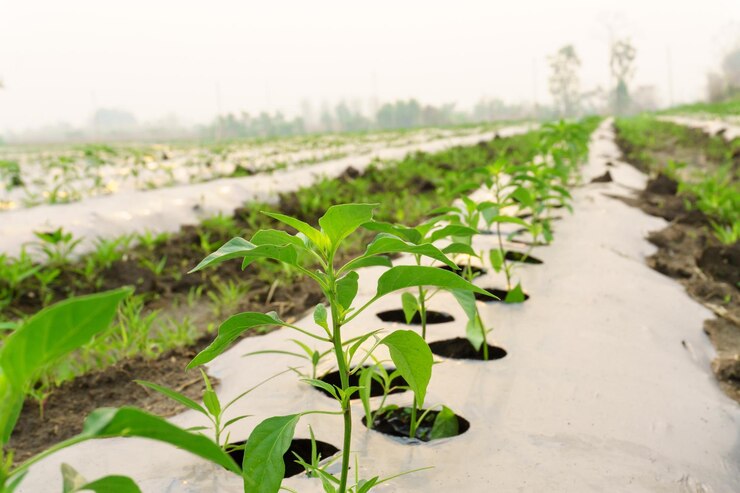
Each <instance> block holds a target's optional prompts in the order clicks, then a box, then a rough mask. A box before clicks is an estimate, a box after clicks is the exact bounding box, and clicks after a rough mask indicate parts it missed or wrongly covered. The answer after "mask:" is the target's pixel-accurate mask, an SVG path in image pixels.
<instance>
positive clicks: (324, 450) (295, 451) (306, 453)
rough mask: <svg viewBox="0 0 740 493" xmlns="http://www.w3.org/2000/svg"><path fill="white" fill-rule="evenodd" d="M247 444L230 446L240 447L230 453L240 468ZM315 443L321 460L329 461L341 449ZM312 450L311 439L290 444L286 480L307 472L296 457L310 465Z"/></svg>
mask: <svg viewBox="0 0 740 493" xmlns="http://www.w3.org/2000/svg"><path fill="white" fill-rule="evenodd" d="M245 443H246V440H243V441H241V442H235V443H232V444H230V445H233V446H236V447H240V448H237V449H235V450H232V451H231V452H229V455H230V456H231V458H232V459H234V462H236V463H237V464H238V465H239V467H241V465H242V462H243V461H244V448H243V447H244V445H245ZM315 443H316V452H317V453H318V455H319V458H320V459H321V460H324V459H328V458H329V457H331V456H332V455H334V454H336V453H337V452H339V449H338V448H336V447H335V446H334V445H332V444H331V443H326V442H322V441H321V440H316V441H315ZM311 449H312V444H311V439H310V438H294V439H293V440H292V441H291V442H290V447H289V448H288V451H287V452H285V454H283V462H284V463H285V474H283V477H284V478H289V477H292V476H296V475H298V474H301V473H302V472H304V471H305V469H304V468H303V467H302V466H300V465H299V464H298V463H297V462H296V455H298V456H299V457H300V458H301V459H302V460H303V461H304V462H307V463H309V464H310V463H311Z"/></svg>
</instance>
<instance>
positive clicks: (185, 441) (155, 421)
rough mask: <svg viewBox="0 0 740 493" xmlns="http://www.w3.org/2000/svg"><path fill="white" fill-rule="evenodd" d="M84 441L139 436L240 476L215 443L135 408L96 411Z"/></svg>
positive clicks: (84, 430)
mask: <svg viewBox="0 0 740 493" xmlns="http://www.w3.org/2000/svg"><path fill="white" fill-rule="evenodd" d="M78 437H80V438H83V439H93V438H109V437H139V438H149V439H152V440H157V441H159V442H164V443H169V444H170V445H174V446H175V447H178V448H181V449H183V450H186V451H188V452H190V453H192V454H195V455H197V456H199V457H202V458H204V459H206V460H210V461H211V462H214V463H216V464H218V465H220V466H223V467H224V468H226V469H228V470H229V471H231V472H234V473H236V474H239V473H240V470H239V466H238V465H237V464H236V463H235V462H234V460H233V459H232V458H231V457H230V456H229V455H228V454H227V453H226V452H224V451H223V450H222V449H221V447H219V446H218V445H216V443H214V442H213V441H212V440H210V439H209V438H206V437H205V436H203V435H200V434H197V433H189V432H187V431H185V430H183V429H181V428H178V427H177V426H175V425H173V424H172V423H170V422H169V421H167V420H166V419H163V418H160V417H158V416H154V415H152V414H149V413H147V412H145V411H142V410H141V409H137V408H133V407H121V408H118V409H116V408H101V409H96V410H95V411H93V412H92V413H90V415H89V416H88V417H87V419H86V420H85V423H84V425H83V428H82V433H80V435H78Z"/></svg>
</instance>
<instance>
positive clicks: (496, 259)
mask: <svg viewBox="0 0 740 493" xmlns="http://www.w3.org/2000/svg"><path fill="white" fill-rule="evenodd" d="M488 258H489V259H490V260H491V267H493V270H495V271H496V272H501V267H503V265H504V253H503V252H502V251H501V250H499V249H494V250H491V251H490V252H488Z"/></svg>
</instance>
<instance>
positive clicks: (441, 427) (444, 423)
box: [430, 406, 460, 440]
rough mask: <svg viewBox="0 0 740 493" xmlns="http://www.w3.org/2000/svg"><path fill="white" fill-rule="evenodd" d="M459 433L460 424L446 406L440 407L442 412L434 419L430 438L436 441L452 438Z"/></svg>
mask: <svg viewBox="0 0 740 493" xmlns="http://www.w3.org/2000/svg"><path fill="white" fill-rule="evenodd" d="M459 431H460V423H459V422H458V420H457V416H455V413H454V412H453V411H452V409H450V408H449V407H447V406H442V410H441V411H440V412H439V413H438V414H437V417H436V418H434V424H432V432H431V434H430V438H431V439H432V440H437V439H439V438H447V437H454V436H456V435H457V434H458V433H459Z"/></svg>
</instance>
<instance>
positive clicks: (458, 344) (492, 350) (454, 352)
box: [429, 337, 507, 361]
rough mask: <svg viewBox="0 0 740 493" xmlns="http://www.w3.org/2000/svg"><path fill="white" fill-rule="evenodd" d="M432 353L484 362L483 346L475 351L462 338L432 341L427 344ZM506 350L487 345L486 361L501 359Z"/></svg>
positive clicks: (468, 342)
mask: <svg viewBox="0 0 740 493" xmlns="http://www.w3.org/2000/svg"><path fill="white" fill-rule="evenodd" d="M429 347H430V348H431V350H432V352H433V353H434V354H436V355H437V356H443V357H445V358H452V359H472V360H478V361H484V359H483V346H481V348H480V349H479V350H478V351H476V350H475V348H474V347H473V345H472V344H470V341H468V340H467V339H465V338H464V337H456V338H454V339H446V340H444V341H434V342H430V343H429ZM506 354H507V353H506V350H505V349H504V348H500V347H498V346H491V345H490V344H489V345H488V361H492V360H496V359H501V358H503V357H505V356H506Z"/></svg>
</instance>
